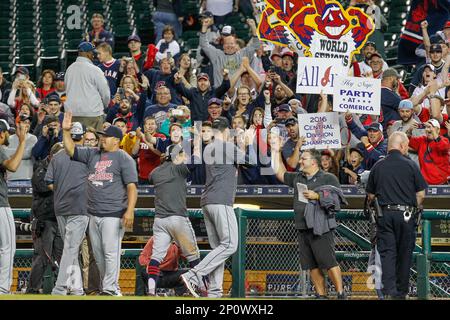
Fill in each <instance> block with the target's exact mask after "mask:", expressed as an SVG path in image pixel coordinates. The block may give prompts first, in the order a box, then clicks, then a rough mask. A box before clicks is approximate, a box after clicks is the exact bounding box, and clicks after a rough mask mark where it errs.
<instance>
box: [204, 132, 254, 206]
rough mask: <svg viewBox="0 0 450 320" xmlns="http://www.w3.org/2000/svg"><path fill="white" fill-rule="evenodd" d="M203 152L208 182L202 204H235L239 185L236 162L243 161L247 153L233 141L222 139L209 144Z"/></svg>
mask: <svg viewBox="0 0 450 320" xmlns="http://www.w3.org/2000/svg"><path fill="white" fill-rule="evenodd" d="M203 154H204V159H203V161H204V162H205V171H206V183H205V190H204V192H203V194H202V198H201V201H200V205H201V206H205V205H207V204H224V205H227V206H233V203H234V198H235V195H236V186H237V168H236V163H240V162H242V163H243V162H244V160H245V154H244V153H243V152H242V151H241V150H239V149H238V148H237V147H236V146H235V145H234V144H233V143H231V142H224V141H222V140H215V141H214V142H212V143H210V144H208V145H207V146H206V147H205V151H204V153H203Z"/></svg>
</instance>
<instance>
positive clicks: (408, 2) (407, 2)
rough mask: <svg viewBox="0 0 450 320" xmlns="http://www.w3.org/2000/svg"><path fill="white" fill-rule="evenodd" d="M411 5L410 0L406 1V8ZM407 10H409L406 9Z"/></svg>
mask: <svg viewBox="0 0 450 320" xmlns="http://www.w3.org/2000/svg"><path fill="white" fill-rule="evenodd" d="M410 4H411V1H410V0H408V1H406V5H407V6H409V5H410ZM408 10H409V9H408Z"/></svg>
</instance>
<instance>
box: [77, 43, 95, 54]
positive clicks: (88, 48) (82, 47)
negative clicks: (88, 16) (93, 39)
mask: <svg viewBox="0 0 450 320" xmlns="http://www.w3.org/2000/svg"><path fill="white" fill-rule="evenodd" d="M78 51H79V52H94V53H96V52H97V50H95V46H94V45H93V44H92V43H90V42H87V41H83V42H81V43H80V44H79V45H78Z"/></svg>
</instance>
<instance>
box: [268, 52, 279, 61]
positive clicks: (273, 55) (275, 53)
mask: <svg viewBox="0 0 450 320" xmlns="http://www.w3.org/2000/svg"><path fill="white" fill-rule="evenodd" d="M273 57H280V58H281V54H279V53H278V52H274V53H272V54H271V55H270V60H273Z"/></svg>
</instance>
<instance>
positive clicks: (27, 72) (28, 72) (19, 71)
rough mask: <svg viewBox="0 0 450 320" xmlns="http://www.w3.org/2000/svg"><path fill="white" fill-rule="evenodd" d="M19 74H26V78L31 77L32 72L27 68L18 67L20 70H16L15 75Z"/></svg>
mask: <svg viewBox="0 0 450 320" xmlns="http://www.w3.org/2000/svg"><path fill="white" fill-rule="evenodd" d="M18 73H21V74H24V75H26V76H29V75H30V71H28V69H27V68H26V67H18V68H17V69H16V72H15V74H18Z"/></svg>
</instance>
